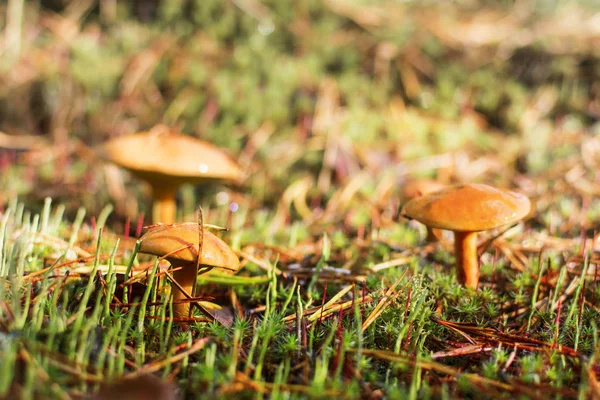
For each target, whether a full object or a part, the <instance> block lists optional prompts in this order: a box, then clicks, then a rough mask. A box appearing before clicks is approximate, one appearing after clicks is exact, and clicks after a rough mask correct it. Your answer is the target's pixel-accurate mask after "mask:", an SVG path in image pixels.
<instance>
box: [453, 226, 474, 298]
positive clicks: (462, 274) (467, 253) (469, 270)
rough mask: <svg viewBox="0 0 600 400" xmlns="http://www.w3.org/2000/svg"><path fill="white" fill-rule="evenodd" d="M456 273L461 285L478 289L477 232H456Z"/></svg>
mask: <svg viewBox="0 0 600 400" xmlns="http://www.w3.org/2000/svg"><path fill="white" fill-rule="evenodd" d="M454 251H455V254H456V273H457V274H458V280H459V282H460V283H462V284H463V285H465V286H466V287H468V288H472V289H477V285H478V283H479V260H478V259H477V232H454Z"/></svg>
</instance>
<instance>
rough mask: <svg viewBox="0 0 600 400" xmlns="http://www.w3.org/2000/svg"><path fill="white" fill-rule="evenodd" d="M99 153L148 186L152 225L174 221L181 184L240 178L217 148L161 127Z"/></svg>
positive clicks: (117, 141)
mask: <svg viewBox="0 0 600 400" xmlns="http://www.w3.org/2000/svg"><path fill="white" fill-rule="evenodd" d="M99 153H100V156H101V157H102V158H104V159H106V160H108V161H111V162H113V163H115V164H117V165H119V166H121V167H123V168H125V169H127V170H129V171H131V172H132V173H133V174H134V175H136V176H137V177H138V178H141V179H143V180H145V181H146V182H148V184H150V186H151V187H152V194H153V197H154V205H153V207H152V221H153V222H154V223H157V222H162V223H164V224H171V223H173V222H175V215H176V204H175V195H176V193H177V189H179V186H181V185H182V184H184V183H192V184H201V183H214V182H222V181H231V182H239V181H241V179H242V177H243V174H242V171H241V170H240V167H239V166H238V165H237V163H236V162H235V161H233V160H232V159H231V158H229V156H227V154H225V153H224V152H223V151H222V150H221V149H219V148H218V147H216V146H214V145H212V144H210V143H208V142H205V141H202V140H199V139H196V138H193V137H191V136H188V135H183V134H181V133H175V132H173V131H171V130H169V129H168V128H166V127H165V126H162V125H159V126H157V127H155V128H153V129H152V130H151V131H149V132H140V133H135V134H131V135H126V136H121V137H118V138H116V139H112V140H110V141H108V142H107V143H105V144H104V145H103V146H102V148H101V149H100V151H99Z"/></svg>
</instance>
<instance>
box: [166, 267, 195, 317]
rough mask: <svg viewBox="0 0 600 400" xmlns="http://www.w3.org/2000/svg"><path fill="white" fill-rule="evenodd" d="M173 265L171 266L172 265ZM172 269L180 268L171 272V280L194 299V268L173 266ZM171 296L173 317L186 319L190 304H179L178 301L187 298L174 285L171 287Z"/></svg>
mask: <svg viewBox="0 0 600 400" xmlns="http://www.w3.org/2000/svg"><path fill="white" fill-rule="evenodd" d="M172 265H173V264H172ZM173 267H181V268H180V269H178V270H177V271H173V274H172V276H173V279H174V280H175V281H176V282H177V283H179V286H181V288H182V289H183V290H185V291H186V293H187V294H189V295H190V296H192V297H194V284H195V283H196V274H197V271H196V268H195V266H191V265H187V264H186V265H173ZM171 294H172V295H173V316H174V317H187V316H188V314H189V310H190V303H179V302H178V301H181V300H186V299H187V297H186V295H185V294H183V292H182V291H181V290H179V288H178V287H177V286H176V285H172V289H171Z"/></svg>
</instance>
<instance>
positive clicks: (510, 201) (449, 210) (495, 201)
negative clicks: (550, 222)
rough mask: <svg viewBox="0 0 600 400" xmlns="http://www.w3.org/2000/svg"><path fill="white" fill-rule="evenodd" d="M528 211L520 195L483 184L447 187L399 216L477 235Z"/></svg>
mask: <svg viewBox="0 0 600 400" xmlns="http://www.w3.org/2000/svg"><path fill="white" fill-rule="evenodd" d="M530 209H531V202H530V201H529V199H528V198H527V197H526V196H525V195H522V194H520V193H516V192H512V191H509V190H503V189H497V188H494V187H491V186H488V185H483V184H468V185H460V186H454V187H450V188H447V189H444V190H441V191H438V192H435V193H432V194H430V195H427V196H421V197H416V198H414V199H412V200H410V201H409V202H407V203H406V204H405V205H404V207H403V208H402V211H401V213H402V214H403V215H405V216H407V217H409V218H412V219H416V220H417V221H420V222H422V223H423V224H425V225H427V226H429V227H432V228H439V229H447V230H451V231H455V232H478V231H484V230H487V229H494V228H497V227H499V226H502V225H506V224H510V223H513V222H516V221H518V220H520V219H522V218H523V217H525V216H526V215H527V214H528V213H529V210H530Z"/></svg>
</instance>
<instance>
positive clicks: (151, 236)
mask: <svg viewBox="0 0 600 400" xmlns="http://www.w3.org/2000/svg"><path fill="white" fill-rule="evenodd" d="M202 231H203V232H202V233H201V232H200V225H198V224H197V223H195V222H181V223H177V224H170V225H163V224H160V225H154V226H152V227H150V228H149V229H148V231H147V232H146V233H145V234H144V235H142V237H141V238H140V248H139V252H140V253H144V254H153V255H155V256H158V257H164V258H165V259H166V260H167V261H169V262H170V263H171V266H173V267H174V268H179V269H178V270H176V271H173V274H172V276H173V279H174V280H175V281H176V282H177V283H178V284H179V286H181V288H182V289H183V290H185V292H186V293H187V294H189V295H190V296H192V297H193V296H194V285H195V282H196V276H197V275H198V274H199V273H200V274H201V273H204V272H208V271H210V270H211V269H213V268H222V269H225V270H230V271H234V272H235V271H237V270H239V269H240V261H239V259H238V258H237V256H236V255H235V253H234V252H233V250H232V249H231V248H230V247H229V246H228V245H227V244H226V243H225V242H224V241H223V240H221V239H219V238H218V237H217V236H215V234H213V233H212V232H210V231H208V230H207V229H206V228H204V229H202ZM201 236H202V246H200V237H201ZM199 248H202V255H201V257H200V259H198V249H199ZM185 298H186V296H185V294H184V293H183V292H181V290H179V288H175V289H174V290H173V301H174V304H173V313H174V314H175V316H178V317H181V316H187V315H188V311H189V306H188V304H186V303H179V302H178V301H179V300H184V299H185Z"/></svg>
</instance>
